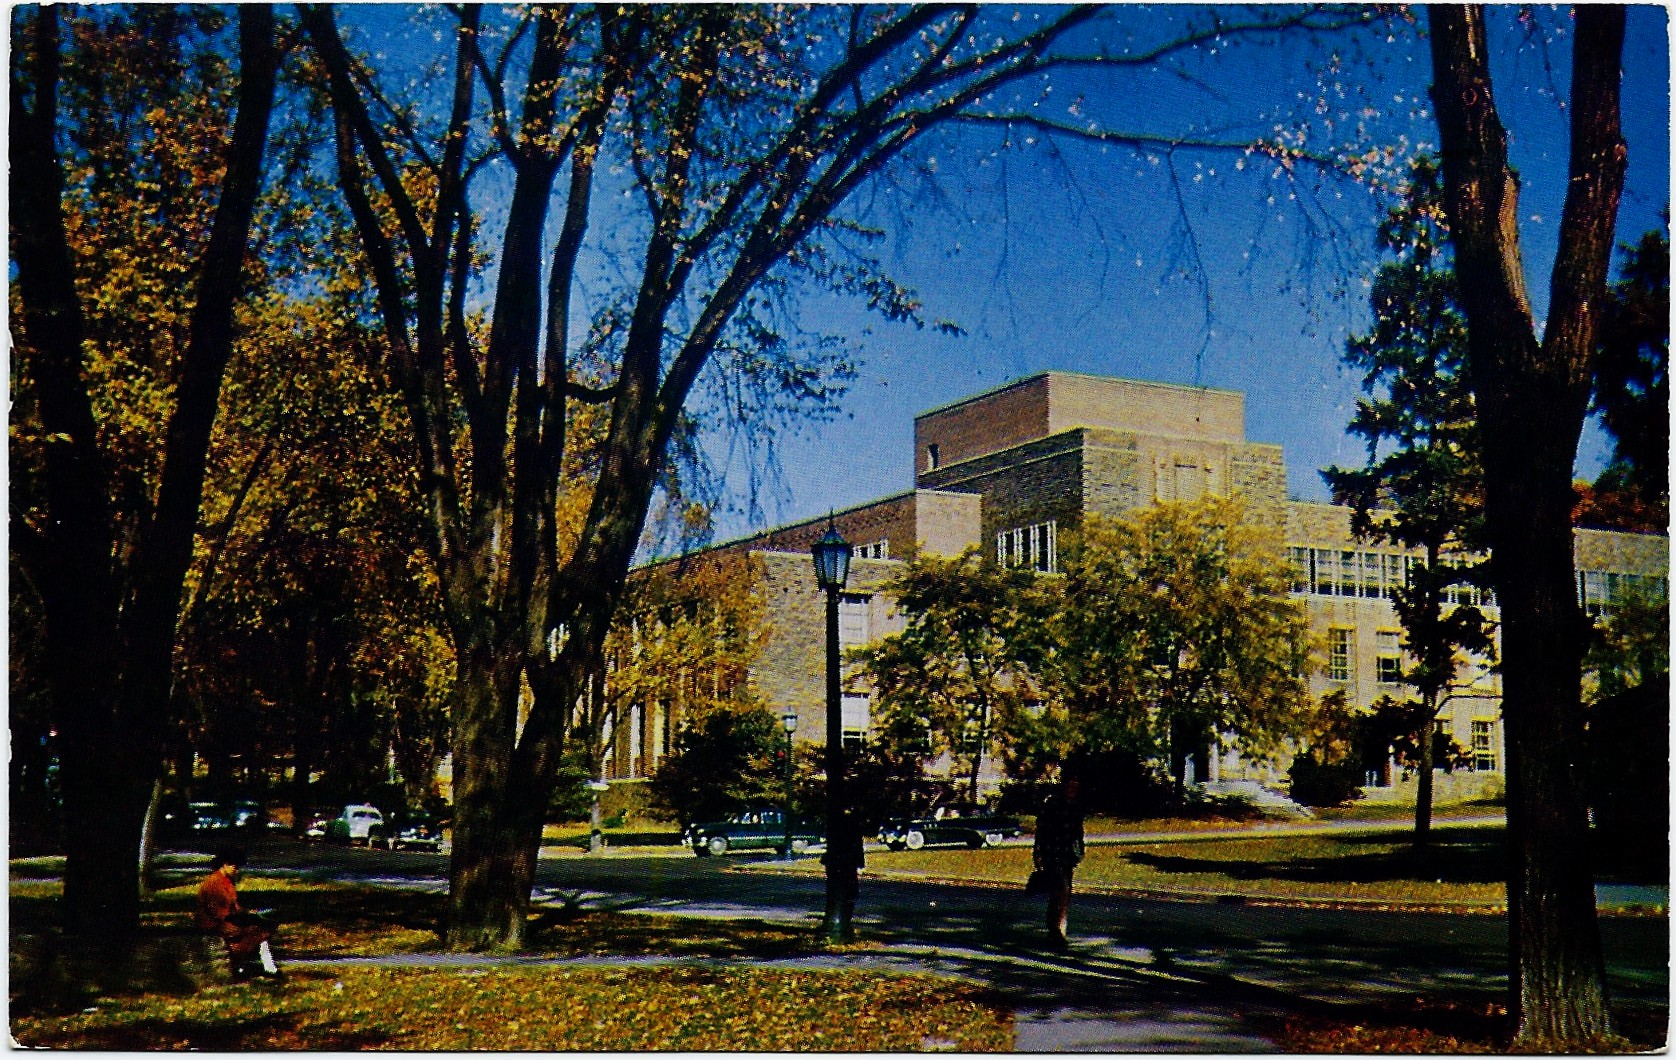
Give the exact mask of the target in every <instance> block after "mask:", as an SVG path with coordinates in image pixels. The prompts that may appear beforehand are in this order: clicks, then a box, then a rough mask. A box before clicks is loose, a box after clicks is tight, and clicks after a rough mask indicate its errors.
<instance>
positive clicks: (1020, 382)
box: [914, 370, 1245, 423]
mask: <svg viewBox="0 0 1676 1060" xmlns="http://www.w3.org/2000/svg"><path fill="white" fill-rule="evenodd" d="M1054 376H1058V377H1059V378H1061V379H1092V380H1096V381H1098V382H1102V383H1127V384H1128V385H1130V386H1146V387H1156V388H1158V389H1160V390H1193V391H1198V392H1201V393H1209V394H1232V395H1234V396H1236V397H1243V396H1244V394H1245V392H1244V391H1243V390H1231V389H1228V388H1226V387H1219V386H1195V385H1193V384H1191V383H1160V382H1158V381H1157V380H1155V379H1129V378H1127V377H1125V376H1120V375H1095V374H1093V373H1092V372H1060V371H1052V370H1050V371H1046V372H1036V373H1034V374H1033V375H1025V376H1019V377H1018V378H1017V379H1011V380H1008V381H1007V382H1005V383H1002V384H1000V385H999V386H992V387H990V388H989V389H988V390H980V391H978V392H977V393H976V394H968V395H966V396H965V397H962V398H956V399H955V400H953V401H950V402H946V403H944V404H942V405H937V406H934V407H932V408H929V409H926V410H925V411H924V412H921V413H918V414H917V415H915V416H914V421H915V422H916V423H917V422H919V421H920V420H923V419H925V417H927V416H935V415H937V414H938V413H939V412H947V411H949V410H950V409H955V408H959V407H960V406H962V405H966V404H970V403H971V402H974V401H980V400H982V399H984V398H987V397H994V396H995V395H996V394H1000V393H1004V392H1005V391H1008V390H1012V389H1013V388H1015V387H1021V386H1024V385H1025V384H1026V383H1034V382H1036V381H1037V380H1040V379H1051V378H1052V377H1054Z"/></svg>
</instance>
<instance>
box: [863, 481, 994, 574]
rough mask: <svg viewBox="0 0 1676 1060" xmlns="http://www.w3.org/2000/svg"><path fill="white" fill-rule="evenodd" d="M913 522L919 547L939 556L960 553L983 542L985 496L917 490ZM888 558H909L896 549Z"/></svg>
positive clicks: (946, 491)
mask: <svg viewBox="0 0 1676 1060" xmlns="http://www.w3.org/2000/svg"><path fill="white" fill-rule="evenodd" d="M914 525H915V527H916V528H917V530H916V533H917V540H918V542H919V547H920V548H921V549H923V550H924V551H926V552H930V553H931V554H932V555H936V556H958V555H959V554H960V553H961V552H963V551H965V550H966V549H967V548H970V547H973V546H976V545H980V543H981V541H982V537H981V535H982V532H983V529H982V527H983V497H982V496H981V495H979V494H976V493H956V492H952V491H948V490H918V491H916V492H915V494H914ZM886 558H888V559H907V558H909V556H907V555H900V556H899V555H898V554H897V553H896V551H895V549H894V548H893V549H892V551H891V553H890V555H889V556H888V557H886Z"/></svg>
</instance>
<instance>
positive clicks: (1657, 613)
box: [1583, 588, 1670, 702]
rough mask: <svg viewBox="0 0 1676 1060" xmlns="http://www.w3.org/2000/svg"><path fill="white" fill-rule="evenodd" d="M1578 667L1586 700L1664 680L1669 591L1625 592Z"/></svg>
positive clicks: (1597, 629) (1667, 663)
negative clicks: (1581, 674) (1583, 680)
mask: <svg viewBox="0 0 1676 1060" xmlns="http://www.w3.org/2000/svg"><path fill="white" fill-rule="evenodd" d="M1583 665H1584V675H1585V692H1586V698H1587V700H1588V701H1589V702H1597V701H1599V700H1602V699H1607V698H1610V697H1612V696H1618V695H1622V694H1623V693H1625V692H1627V691H1629V690H1630V689H1632V688H1638V687H1640V686H1641V685H1644V684H1646V683H1648V682H1649V681H1653V680H1655V679H1656V678H1659V677H1666V678H1668V677H1669V676H1670V593H1669V591H1668V590H1664V589H1652V588H1637V589H1633V590H1630V591H1627V592H1625V593H1624V595H1623V597H1622V598H1621V599H1620V600H1618V601H1617V602H1616V603H1615V604H1614V606H1613V607H1612V609H1611V610H1610V611H1608V612H1607V613H1606V615H1605V616H1604V617H1603V618H1602V619H1601V621H1600V623H1599V624H1598V625H1597V626H1596V627H1595V630H1594V637H1593V638H1592V639H1591V640H1590V642H1589V651H1588V654H1587V655H1586V656H1585V657H1584V661H1583Z"/></svg>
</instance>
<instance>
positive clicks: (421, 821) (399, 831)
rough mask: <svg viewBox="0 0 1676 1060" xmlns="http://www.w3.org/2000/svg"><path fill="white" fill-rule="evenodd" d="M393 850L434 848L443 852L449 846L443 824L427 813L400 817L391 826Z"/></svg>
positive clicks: (390, 840) (390, 839) (390, 841)
mask: <svg viewBox="0 0 1676 1060" xmlns="http://www.w3.org/2000/svg"><path fill="white" fill-rule="evenodd" d="M389 843H390V849H391V850H432V851H437V852H439V853H440V852H441V851H442V850H443V849H444V847H446V846H447V840H446V839H444V838H443V835H442V825H441V824H440V823H439V822H438V821H437V820H436V818H434V817H430V816H428V815H426V814H412V815H409V816H408V817H405V818H400V819H398V820H397V821H396V822H395V823H394V824H392V825H391V826H390V838H389Z"/></svg>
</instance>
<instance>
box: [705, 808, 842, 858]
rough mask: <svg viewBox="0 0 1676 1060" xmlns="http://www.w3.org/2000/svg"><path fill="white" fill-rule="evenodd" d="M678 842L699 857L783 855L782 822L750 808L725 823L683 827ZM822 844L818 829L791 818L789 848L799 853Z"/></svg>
mask: <svg viewBox="0 0 1676 1060" xmlns="http://www.w3.org/2000/svg"><path fill="white" fill-rule="evenodd" d="M681 841H682V842H683V843H685V844H686V845H687V846H690V847H692V849H693V853H694V854H697V855H698V856H699V857H701V858H707V857H709V856H710V855H712V854H716V855H720V854H726V853H727V852H728V851H730V850H778V851H780V852H781V853H785V847H786V819H785V816H784V814H782V813H781V812H780V811H779V810H768V809H750V810H745V811H744V812H742V813H736V814H734V815H733V816H732V817H729V818H728V819H727V820H725V821H703V822H700V823H698V824H690V825H688V826H687V830H686V832H684V833H683V834H682V836H681ZM824 842H826V837H825V835H824V834H823V832H822V831H821V829H819V828H817V827H814V826H811V825H809V824H806V823H804V822H802V821H799V820H798V819H797V818H796V817H793V818H792V819H791V849H792V850H793V851H802V850H804V849H806V848H808V847H811V846H815V845H817V844H820V843H824Z"/></svg>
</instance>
